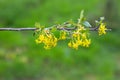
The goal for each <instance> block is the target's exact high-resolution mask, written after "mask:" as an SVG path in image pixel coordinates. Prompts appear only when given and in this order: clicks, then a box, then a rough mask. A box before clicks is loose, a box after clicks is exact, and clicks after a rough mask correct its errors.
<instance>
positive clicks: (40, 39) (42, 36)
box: [35, 34, 45, 43]
mask: <svg viewBox="0 0 120 80" xmlns="http://www.w3.org/2000/svg"><path fill="white" fill-rule="evenodd" d="M44 38H45V37H44V35H42V34H41V35H39V37H38V39H36V40H35V42H36V43H42V42H43V41H44Z"/></svg>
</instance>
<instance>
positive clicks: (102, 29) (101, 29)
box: [98, 23, 107, 35]
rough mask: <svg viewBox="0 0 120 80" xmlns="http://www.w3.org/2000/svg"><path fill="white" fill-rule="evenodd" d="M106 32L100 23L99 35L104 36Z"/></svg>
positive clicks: (103, 25)
mask: <svg viewBox="0 0 120 80" xmlns="http://www.w3.org/2000/svg"><path fill="white" fill-rule="evenodd" d="M106 30H107V28H106V27H105V24H104V23H101V24H100V27H99V28H98V33H99V35H102V34H106Z"/></svg>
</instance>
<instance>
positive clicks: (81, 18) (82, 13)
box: [78, 10, 84, 23]
mask: <svg viewBox="0 0 120 80" xmlns="http://www.w3.org/2000/svg"><path fill="white" fill-rule="evenodd" d="M83 20H84V10H82V11H81V13H80V18H79V19H78V23H81V22H82V21H83Z"/></svg>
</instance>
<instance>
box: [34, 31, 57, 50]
mask: <svg viewBox="0 0 120 80" xmlns="http://www.w3.org/2000/svg"><path fill="white" fill-rule="evenodd" d="M35 41H36V43H38V44H39V43H43V44H44V48H45V49H50V48H51V47H55V46H56V45H57V38H56V37H55V36H54V35H53V34H52V33H49V32H48V31H46V30H44V31H43V32H42V34H40V35H39V37H38V38H37V39H36V40H35Z"/></svg>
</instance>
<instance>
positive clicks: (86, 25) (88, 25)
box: [83, 21, 92, 27]
mask: <svg viewBox="0 0 120 80" xmlns="http://www.w3.org/2000/svg"><path fill="white" fill-rule="evenodd" d="M83 25H84V26H85V27H92V26H91V25H90V23H89V22H88V21H84V22H83Z"/></svg>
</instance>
